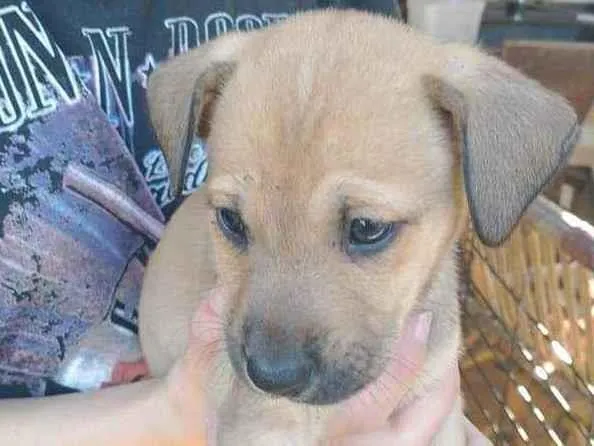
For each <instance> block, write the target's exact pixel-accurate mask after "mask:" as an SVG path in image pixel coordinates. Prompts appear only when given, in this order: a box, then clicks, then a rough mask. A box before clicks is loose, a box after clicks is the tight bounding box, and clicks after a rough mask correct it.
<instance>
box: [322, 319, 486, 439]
mask: <svg viewBox="0 0 594 446" xmlns="http://www.w3.org/2000/svg"><path fill="white" fill-rule="evenodd" d="M430 323H431V318H430V315H429V314H428V313H424V314H415V315H412V316H411V317H410V318H409V320H408V321H407V323H406V324H405V327H404V330H403V334H402V336H401V338H400V339H399V341H398V342H397V344H396V346H395V349H394V352H393V357H394V358H396V359H397V360H395V361H392V363H390V364H389V365H388V368H387V369H386V371H385V372H384V373H383V374H382V376H380V377H379V378H378V380H376V382H375V383H373V384H372V385H371V386H369V387H368V388H367V389H365V390H364V391H363V392H361V393H360V394H358V395H355V396H354V397H353V398H351V399H350V400H348V401H346V402H345V403H343V404H342V408H341V410H339V412H338V413H337V414H336V416H335V417H334V419H333V420H332V421H331V424H330V428H329V431H328V437H327V438H328V439H327V440H326V441H325V442H324V443H323V444H324V446H359V445H374V446H382V445H386V446H388V445H390V446H392V445H395V444H405V445H407V446H429V445H430V444H431V442H432V439H433V437H434V436H435V434H436V433H437V432H438V431H439V429H440V427H441V426H442V425H443V423H444V422H445V420H446V419H447V417H448V416H449V415H450V414H451V413H452V410H453V409H454V405H455V404H456V400H457V398H458V395H459V391H460V376H459V370H458V364H452V365H451V367H450V369H449V370H448V371H447V373H446V375H445V376H444V378H443V379H442V380H441V381H440V382H439V383H438V384H437V385H436V386H435V387H434V388H433V389H432V390H431V391H430V392H428V393H427V394H426V395H424V396H423V397H422V398H420V399H417V400H414V401H413V402H412V403H410V404H408V405H407V406H405V407H399V406H400V405H401V404H400V403H401V401H402V398H403V397H404V396H405V395H406V393H407V392H408V390H409V388H410V385H411V383H412V382H413V381H414V379H415V377H416V376H418V373H419V372H420V371H421V368H422V366H423V363H424V361H425V356H426V353H427V338H428V334H429V329H430ZM396 407H399V408H398V410H397V411H396V412H394V408H396ZM464 431H465V434H466V440H467V441H466V444H467V445H468V446H489V445H491V443H490V442H489V440H488V439H487V438H486V437H485V436H484V435H483V434H482V433H480V432H479V431H478V429H476V427H475V426H474V425H473V424H472V423H471V422H470V421H468V419H466V418H464Z"/></svg>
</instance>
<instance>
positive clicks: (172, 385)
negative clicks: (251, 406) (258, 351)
mask: <svg viewBox="0 0 594 446" xmlns="http://www.w3.org/2000/svg"><path fill="white" fill-rule="evenodd" d="M226 296H227V293H226V292H225V290H224V289H215V290H213V291H211V292H210V293H208V294H207V295H205V296H204V297H203V298H202V299H201V300H200V303H199V304H198V308H197V309H196V311H195V313H194V317H193V318H192V321H191V323H190V327H189V333H188V344H187V348H186V352H185V353H184V355H183V356H182V357H181V358H180V359H179V360H178V361H177V363H176V364H175V365H174V366H173V368H172V369H171V371H170V373H169V375H168V376H167V387H168V394H169V398H170V401H171V402H172V404H173V406H174V407H175V408H176V411H177V413H178V415H179V416H180V419H181V421H182V423H183V424H184V425H185V426H193V428H194V429H195V430H196V431H199V432H200V431H201V432H202V433H200V434H199V435H204V436H206V437H209V441H208V444H215V443H213V442H212V440H211V439H212V436H213V435H214V433H215V432H216V424H217V422H216V418H215V417H214V412H213V411H212V408H211V407H210V406H211V404H210V402H209V401H208V396H207V388H208V386H209V382H210V378H211V376H212V373H213V370H214V369H215V367H216V360H217V355H218V354H219V353H220V352H221V346H222V343H223V340H224V337H223V327H224V324H223V317H222V308H223V303H224V301H225V298H226ZM199 420H204V425H203V426H200V424H201V423H200V422H199ZM205 444H206V443H205Z"/></svg>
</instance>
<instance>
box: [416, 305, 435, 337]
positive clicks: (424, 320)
mask: <svg viewBox="0 0 594 446" xmlns="http://www.w3.org/2000/svg"><path fill="white" fill-rule="evenodd" d="M432 321H433V314H432V313H431V312H429V311H426V312H424V313H421V314H420V315H418V316H417V320H416V322H415V327H414V333H415V339H416V340H417V341H420V342H423V343H425V342H427V339H429V333H430V332H431V322H432Z"/></svg>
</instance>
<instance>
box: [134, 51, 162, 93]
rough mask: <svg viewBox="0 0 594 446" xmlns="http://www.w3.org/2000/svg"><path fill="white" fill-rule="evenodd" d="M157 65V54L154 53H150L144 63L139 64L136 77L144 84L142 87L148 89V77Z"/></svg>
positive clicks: (145, 57)
mask: <svg viewBox="0 0 594 446" xmlns="http://www.w3.org/2000/svg"><path fill="white" fill-rule="evenodd" d="M156 67H157V62H155V56H153V54H152V53H148V54H147V55H146V56H144V63H143V64H142V65H139V66H138V68H136V79H137V80H138V82H140V85H142V88H144V89H145V90H146V88H147V85H148V78H149V76H150V75H151V73H152V72H153V71H155V68H156Z"/></svg>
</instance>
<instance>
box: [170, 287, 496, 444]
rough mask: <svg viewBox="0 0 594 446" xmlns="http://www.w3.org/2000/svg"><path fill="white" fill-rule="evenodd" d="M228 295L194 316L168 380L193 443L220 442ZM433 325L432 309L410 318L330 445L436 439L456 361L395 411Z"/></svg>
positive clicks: (336, 424)
mask: <svg viewBox="0 0 594 446" xmlns="http://www.w3.org/2000/svg"><path fill="white" fill-rule="evenodd" d="M223 297H224V296H223V293H222V292H217V293H216V294H213V296H211V298H210V299H208V300H204V301H203V302H202V304H201V305H200V308H199V309H198V311H197V312H196V315H195V317H194V321H193V329H192V333H191V338H190V343H189V349H188V352H187V354H186V355H185V356H184V357H183V359H182V360H180V362H178V364H177V365H176V366H175V367H174V368H173V370H172V371H171V373H170V374H169V376H168V379H167V386H168V392H167V395H168V396H169V399H170V404H171V406H172V407H173V410H174V412H175V413H177V414H178V415H180V420H181V421H182V429H184V432H185V434H184V435H186V436H187V438H194V439H195V443H191V442H190V443H189V444H196V445H201V444H204V445H208V446H215V445H216V440H215V434H216V419H215V417H214V408H213V407H212V406H210V405H209V402H208V401H207V398H206V396H205V395H206V394H207V392H206V385H207V383H208V378H207V376H208V370H209V368H211V367H213V365H214V358H215V354H216V352H218V351H220V348H221V347H220V344H221V342H222V339H220V330H217V329H216V327H217V324H219V323H220V316H219V311H220V304H221V301H222V298H223ZM430 328H431V315H430V313H421V314H414V315H412V316H411V317H409V320H408V321H407V323H406V324H405V327H404V329H403V332H402V336H401V337H400V339H399V341H398V342H397V345H396V346H395V349H394V352H393V357H394V358H395V359H394V360H393V361H392V362H391V363H390V364H389V366H388V368H387V369H386V371H385V372H384V373H383V374H382V376H380V378H379V379H378V380H376V382H375V383H374V384H372V385H371V386H370V387H368V388H366V389H365V390H363V391H362V392H359V393H358V394H357V395H355V396H354V397H352V398H350V399H348V400H347V401H345V402H343V403H342V404H341V405H340V407H339V409H338V410H337V412H336V414H335V415H334V417H333V418H332V419H331V420H330V423H329V426H328V429H327V434H326V439H325V440H323V442H322V444H323V445H324V446H358V445H374V446H381V445H394V444H406V445H408V446H428V445H430V444H431V440H432V437H433V435H434V434H435V433H436V432H437V431H438V430H439V428H440V426H441V424H442V423H443V421H444V420H445V419H446V418H447V416H448V415H449V414H450V412H451V411H452V407H453V405H454V403H455V400H456V397H457V396H458V389H459V372H458V368H457V366H456V365H453V366H452V368H451V369H450V370H449V371H448V373H447V375H446V376H445V379H444V380H443V381H442V382H440V383H439V384H438V386H436V388H435V390H434V391H433V392H430V393H428V394H427V395H426V396H425V397H424V398H422V399H419V400H416V401H414V402H413V403H411V404H410V405H408V406H406V407H403V408H401V409H399V410H398V411H397V412H394V408H395V407H398V406H399V403H400V401H401V400H402V398H403V397H404V396H405V394H406V393H407V392H408V390H409V387H410V384H411V383H412V382H413V381H414V379H415V377H416V375H417V373H419V371H420V370H421V367H422V365H423V363H424V361H425V355H426V352H427V339H428V335H429V332H430ZM199 420H203V422H202V423H201V422H200V421H199ZM421 421H422V422H421ZM466 434H467V438H468V444H469V445H470V446H487V445H489V444H490V442H489V441H488V440H487V439H486V438H485V437H484V436H483V435H482V434H481V433H480V432H478V430H477V429H476V428H475V427H474V426H473V425H472V423H470V422H469V421H467V420H466Z"/></svg>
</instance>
